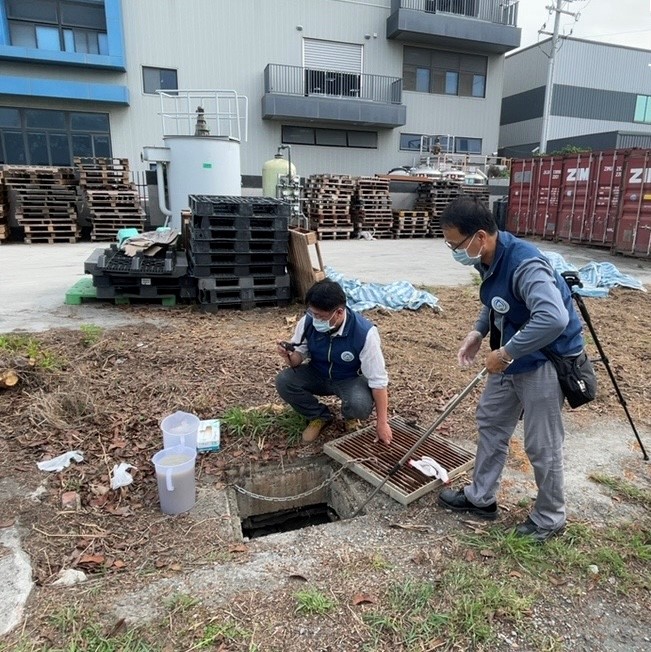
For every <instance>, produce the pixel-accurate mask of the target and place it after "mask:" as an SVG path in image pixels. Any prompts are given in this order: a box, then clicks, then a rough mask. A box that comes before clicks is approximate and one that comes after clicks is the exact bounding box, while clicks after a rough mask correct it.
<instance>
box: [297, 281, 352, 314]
mask: <svg viewBox="0 0 651 652" xmlns="http://www.w3.org/2000/svg"><path fill="white" fill-rule="evenodd" d="M305 305H306V306H314V307H315V308H317V309H318V310H323V311H328V312H331V311H333V310H336V309H337V308H343V307H344V306H345V305H346V294H345V293H344V291H343V288H342V287H341V285H339V283H337V282H336V281H332V280H331V279H329V278H324V279H323V280H322V281H317V282H316V283H315V284H314V285H313V286H312V287H311V288H310V289H309V290H308V291H307V294H306V295H305Z"/></svg>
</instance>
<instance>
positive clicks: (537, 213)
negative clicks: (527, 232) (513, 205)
mask: <svg viewBox="0 0 651 652" xmlns="http://www.w3.org/2000/svg"><path fill="white" fill-rule="evenodd" d="M538 160H539V163H538V166H537V181H536V184H535V201H534V215H533V221H532V228H531V234H532V235H537V236H540V237H543V238H548V239H552V238H553V237H554V235H555V232H556V220H557V215H558V208H559V198H560V191H561V183H562V180H563V176H562V173H563V158H562V157H558V156H557V157H554V156H545V157H543V158H540V159H538Z"/></svg>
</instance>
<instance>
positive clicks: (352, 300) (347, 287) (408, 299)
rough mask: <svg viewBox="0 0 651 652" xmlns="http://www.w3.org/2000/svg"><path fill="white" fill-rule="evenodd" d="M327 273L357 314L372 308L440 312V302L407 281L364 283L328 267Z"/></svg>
mask: <svg viewBox="0 0 651 652" xmlns="http://www.w3.org/2000/svg"><path fill="white" fill-rule="evenodd" d="M325 272H326V274H327V276H328V278H330V279H331V280H333V281H336V282H337V283H339V285H341V287H342V288H343V289H344V292H345V293H346V298H347V300H348V306H349V307H350V308H351V309H352V310H354V311H355V312H362V311H363V310H371V309H372V308H388V309H389V310H402V309H403V308H405V309H407V310H418V309H419V308H421V307H422V306H429V307H430V308H432V309H433V310H435V311H437V312H438V311H440V309H441V308H440V306H439V300H438V299H437V298H436V297H435V296H434V295H433V294H430V293H429V292H425V291H423V290H417V289H416V288H415V287H414V286H413V285H412V284H411V283H408V282H407V281H395V282H394V283H387V284H381V283H362V282H361V281H359V280H357V279H349V278H344V275H343V274H339V273H338V272H336V271H335V270H334V269H332V267H326V268H325Z"/></svg>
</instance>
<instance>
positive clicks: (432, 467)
mask: <svg viewBox="0 0 651 652" xmlns="http://www.w3.org/2000/svg"><path fill="white" fill-rule="evenodd" d="M409 466H413V467H414V468H415V469H417V470H418V471H420V472H421V473H422V474H424V475H426V476H428V477H429V478H436V479H437V480H440V481H441V482H443V483H445V484H447V483H448V482H450V478H449V477H448V472H447V471H446V470H445V469H444V468H443V467H442V466H441V465H440V464H439V463H438V462H437V461H436V460H435V459H433V458H431V457H427V456H426V455H423V457H421V459H419V460H409Z"/></svg>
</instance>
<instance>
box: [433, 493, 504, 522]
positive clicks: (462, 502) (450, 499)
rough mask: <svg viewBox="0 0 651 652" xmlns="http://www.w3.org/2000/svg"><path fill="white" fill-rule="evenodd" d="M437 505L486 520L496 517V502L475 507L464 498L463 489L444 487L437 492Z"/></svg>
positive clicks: (492, 519)
mask: <svg viewBox="0 0 651 652" xmlns="http://www.w3.org/2000/svg"><path fill="white" fill-rule="evenodd" d="M439 505H441V507H445V509H451V510H452V511H453V512H468V513H469V514H474V515H475V516H478V517H479V518H485V519H486V520H488V521H494V520H495V519H496V518H497V503H492V504H490V505H486V507H477V505H473V504H472V503H471V502H470V501H469V500H468V499H467V498H466V494H465V493H464V492H463V489H444V490H443V491H442V492H441V493H440V494H439Z"/></svg>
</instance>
